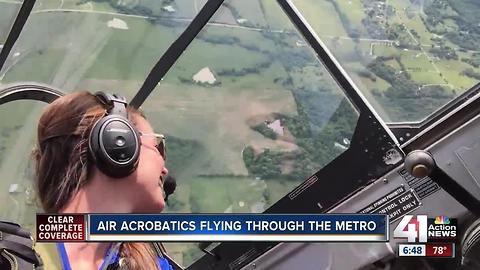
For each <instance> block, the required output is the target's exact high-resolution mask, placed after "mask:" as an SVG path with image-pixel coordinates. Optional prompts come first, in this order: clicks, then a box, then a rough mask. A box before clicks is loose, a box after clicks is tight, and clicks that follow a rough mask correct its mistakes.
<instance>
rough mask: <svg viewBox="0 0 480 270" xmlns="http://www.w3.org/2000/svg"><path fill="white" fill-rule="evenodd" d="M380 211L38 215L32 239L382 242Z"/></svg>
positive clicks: (385, 231) (385, 229) (384, 220)
mask: <svg viewBox="0 0 480 270" xmlns="http://www.w3.org/2000/svg"><path fill="white" fill-rule="evenodd" d="M388 224H389V222H388V217H387V216H386V215H379V214H299V215H296V214H295V215H290V214H288V215H283V214H152V215H143V214H142V215H139V214H86V215H76V214H71V215H68V214H65V215H48V214H38V215H37V241H40V242H41V241H43V242H59V241H161V242H198V241H200V242H201V241H209V242H224V241H274V242H287V241H296V242H329V241H330V242H382V241H388V240H389V236H388V231H389V228H388Z"/></svg>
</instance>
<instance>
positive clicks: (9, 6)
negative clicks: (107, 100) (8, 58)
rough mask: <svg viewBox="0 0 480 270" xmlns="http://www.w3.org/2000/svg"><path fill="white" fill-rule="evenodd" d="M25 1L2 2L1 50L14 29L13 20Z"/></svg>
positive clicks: (0, 23) (0, 13) (0, 14)
mask: <svg viewBox="0 0 480 270" xmlns="http://www.w3.org/2000/svg"><path fill="white" fill-rule="evenodd" d="M22 3H23V1H16V0H12V1H10V0H8V1H1V2H0V51H1V49H2V48H3V44H4V43H5V41H6V40H7V37H8V33H9V32H10V30H11V29H12V26H13V22H14V21H15V18H16V16H17V14H18V11H19V10H20V7H21V6H22Z"/></svg>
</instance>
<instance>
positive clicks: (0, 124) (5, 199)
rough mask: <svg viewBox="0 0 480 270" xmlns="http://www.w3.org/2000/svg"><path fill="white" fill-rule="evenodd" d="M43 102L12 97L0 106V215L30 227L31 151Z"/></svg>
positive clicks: (33, 209)
mask: <svg viewBox="0 0 480 270" xmlns="http://www.w3.org/2000/svg"><path fill="white" fill-rule="evenodd" d="M45 105H46V104H45V103H41V102H36V101H24V100H23V101H14V102H10V103H7V104H3V105H1V106H0V179H1V181H0V217H2V219H6V220H11V221H13V222H16V223H20V224H21V225H22V226H24V227H26V228H28V229H30V231H34V229H35V213H37V212H38V211H37V210H39V209H40V208H37V198H36V194H35V188H34V186H33V181H32V180H33V167H32V165H33V163H32V159H31V158H30V157H31V152H32V150H33V145H34V139H35V135H36V126H37V122H38V118H39V117H40V114H41V111H42V108H43V107H44V106H45Z"/></svg>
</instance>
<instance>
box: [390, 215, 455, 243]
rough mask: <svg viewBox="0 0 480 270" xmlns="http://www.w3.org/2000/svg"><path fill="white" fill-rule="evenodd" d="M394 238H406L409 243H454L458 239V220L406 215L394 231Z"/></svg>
mask: <svg viewBox="0 0 480 270" xmlns="http://www.w3.org/2000/svg"><path fill="white" fill-rule="evenodd" d="M393 237H394V238H401V239H405V238H406V239H407V241H408V242H409V243H415V242H420V243H425V242H438V241H454V240H455V238H456V237H457V220H456V219H453V218H450V219H449V218H448V217H446V216H438V217H436V218H428V217H427V216H426V215H417V216H416V217H414V216H413V215H406V216H404V217H403V218H402V220H401V221H400V223H399V224H398V225H397V227H396V228H395V230H394V231H393Z"/></svg>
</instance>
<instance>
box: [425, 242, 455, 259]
mask: <svg viewBox="0 0 480 270" xmlns="http://www.w3.org/2000/svg"><path fill="white" fill-rule="evenodd" d="M454 245H455V244H453V243H429V244H427V245H426V249H427V250H426V255H427V257H448V258H454V257H455V246H454Z"/></svg>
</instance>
